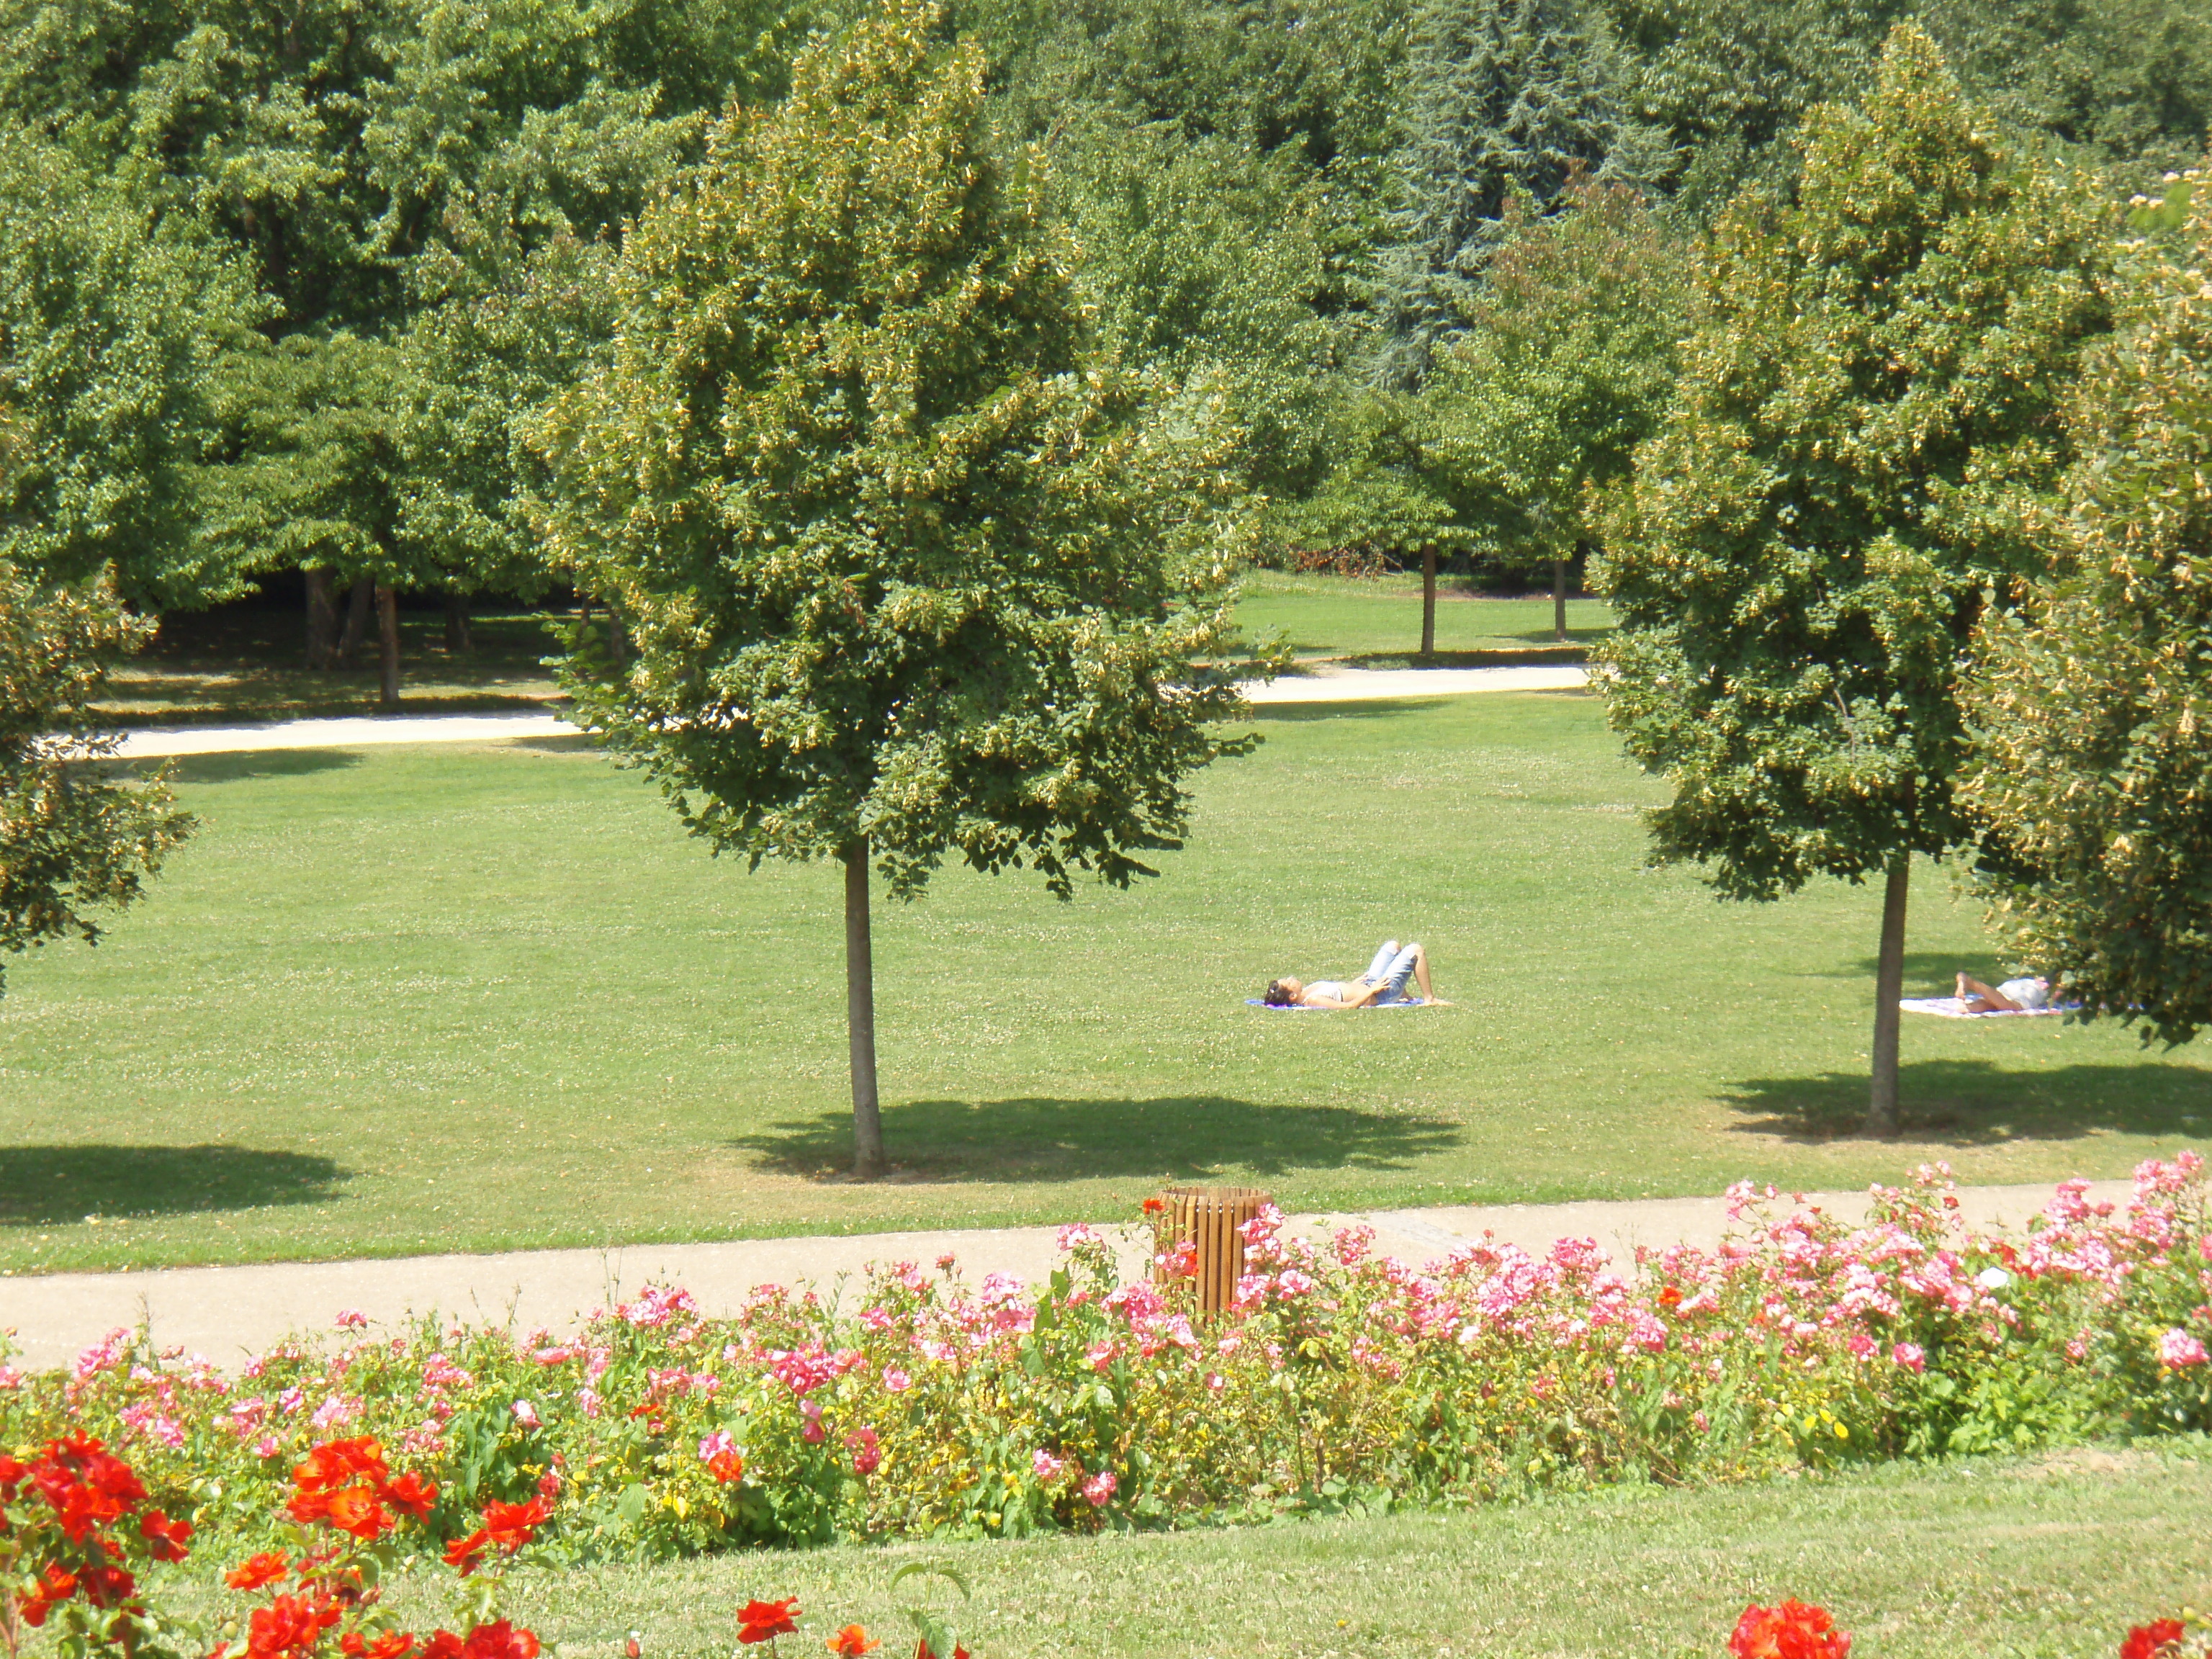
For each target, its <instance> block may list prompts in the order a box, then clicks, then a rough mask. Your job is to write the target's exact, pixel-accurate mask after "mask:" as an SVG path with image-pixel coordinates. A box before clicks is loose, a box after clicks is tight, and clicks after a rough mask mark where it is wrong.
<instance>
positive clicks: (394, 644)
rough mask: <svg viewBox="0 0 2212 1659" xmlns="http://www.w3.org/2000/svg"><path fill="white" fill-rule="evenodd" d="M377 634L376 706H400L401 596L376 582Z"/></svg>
mask: <svg viewBox="0 0 2212 1659" xmlns="http://www.w3.org/2000/svg"><path fill="white" fill-rule="evenodd" d="M376 633H377V644H378V647H379V648H378V650H377V653H376V667H377V694H376V700H377V706H378V707H379V708H386V709H395V708H398V707H399V596H398V594H396V593H394V592H392V588H391V586H390V585H389V584H387V583H385V582H379V583H377V585H376Z"/></svg>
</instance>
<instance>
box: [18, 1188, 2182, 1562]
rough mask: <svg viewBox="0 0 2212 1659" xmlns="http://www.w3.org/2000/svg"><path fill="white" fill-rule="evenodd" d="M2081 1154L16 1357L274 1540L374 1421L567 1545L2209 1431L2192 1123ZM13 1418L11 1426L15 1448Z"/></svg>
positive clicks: (1359, 1494)
mask: <svg viewBox="0 0 2212 1659" xmlns="http://www.w3.org/2000/svg"><path fill="white" fill-rule="evenodd" d="M2086 1185H2087V1183H2084V1182H2069V1183H2066V1184H2065V1185H2063V1186H2062V1187H2061V1188H2059V1189H2058V1190H2057V1194H2056V1195H2055V1196H2054V1197H2053V1199H2052V1200H2051V1204H2050V1206H2048V1209H2047V1211H2046V1212H2045V1215H2044V1216H2043V1217H2042V1218H2040V1221H2039V1225H2037V1226H2036V1227H2034V1228H2033V1229H2031V1230H2030V1231H2027V1233H2025V1234H2022V1235H2017V1236H2015V1237H2009V1238H2008V1237H1978V1236H1974V1235H1972V1234H1969V1233H1968V1232H1966V1231H1965V1230H1964V1229H1963V1228H1961V1227H1960V1225H1958V1223H1957V1221H1956V1219H1955V1200H1954V1197H1953V1195H1952V1194H1951V1192H1950V1189H1949V1182H1948V1176H1947V1174H1946V1173H1945V1172H1943V1171H1942V1170H1929V1171H1924V1172H1923V1178H1922V1180H1921V1182H1919V1183H1918V1184H1917V1186H1915V1187H1914V1188H1911V1189H1906V1190H1898V1189H1884V1188H1877V1189H1876V1191H1875V1206H1874V1210H1873V1214H1872V1217H1871V1218H1870V1219H1869V1221H1868V1222H1867V1224H1866V1225H1863V1226H1860V1227H1857V1228H1850V1227H1846V1226H1844V1225H1842V1224H1841V1223H1840V1222H1838V1221H1837V1220H1836V1219H1835V1218H1832V1217H1829V1216H1826V1215H1823V1214H1821V1213H1820V1212H1818V1211H1815V1210H1805V1209H1791V1208H1789V1207H1787V1206H1775V1205H1774V1204H1773V1200H1775V1199H1776V1198H1777V1197H1778V1195H1777V1194H1772V1193H1771V1191H1769V1192H1768V1193H1765V1194H1758V1193H1754V1192H1753V1190H1752V1189H1751V1188H1749V1187H1748V1186H1747V1185H1746V1186H1744V1187H1741V1188H1738V1189H1737V1190H1736V1192H1735V1200H1736V1204H1737V1210H1738V1213H1739V1216H1740V1218H1741V1231H1738V1232H1737V1233H1735V1235H1734V1236H1732V1237H1730V1238H1729V1241H1727V1242H1726V1243H1723V1245H1722V1246H1721V1247H1720V1248H1719V1249H1717V1250H1715V1251H1711V1252H1706V1251H1702V1250H1698V1249H1691V1248H1688V1247H1678V1248H1676V1249H1670V1250H1668V1251H1665V1252H1659V1253H1651V1252H1646V1253H1643V1254H1642V1255H1640V1256H1639V1258H1638V1260H1637V1261H1635V1262H1633V1263H1628V1264H1620V1266H1618V1267H1616V1265H1615V1264H1613V1263H1612V1262H1610V1261H1607V1258H1606V1257H1605V1256H1604V1255H1603V1254H1602V1253H1601V1252H1600V1251H1599V1250H1598V1249H1596V1248H1595V1245H1593V1244H1592V1243H1589V1241H1587V1240H1580V1241H1577V1240H1565V1241H1562V1242H1561V1243H1559V1245H1558V1246H1556V1247H1555V1248H1554V1249H1553V1250H1552V1251H1551V1252H1550V1253H1549V1255H1547V1256H1545V1257H1543V1258H1541V1259H1539V1258H1534V1257H1531V1256H1529V1255H1526V1254H1524V1253H1523V1252H1522V1251H1521V1250H1519V1249H1516V1248H1515V1247H1512V1246H1510V1245H1503V1244H1496V1243H1491V1242H1488V1241H1485V1242H1482V1243H1474V1244H1470V1245H1468V1246H1466V1247H1464V1248H1462V1249H1460V1250H1458V1251H1457V1252H1455V1254H1454V1255H1451V1256H1449V1257H1448V1258H1446V1259H1444V1260H1443V1261H1436V1262H1431V1263H1430V1264H1428V1265H1427V1267H1425V1268H1424V1269H1422V1270H1419V1271H1415V1270H1413V1269H1411V1268H1408V1267H1405V1266H1403V1265H1402V1264H1400V1263H1398V1262H1395V1261H1390V1260H1388V1259H1385V1258H1382V1257H1378V1256H1376V1255H1372V1254H1371V1253H1370V1239H1369V1238H1368V1237H1367V1236H1366V1235H1365V1234H1364V1232H1362V1231H1358V1230H1351V1231H1346V1232H1343V1233H1340V1234H1339V1235H1337V1236H1336V1237H1335V1238H1334V1240H1333V1241H1332V1242H1331V1243H1329V1244H1328V1245H1327V1246H1325V1247H1316V1246H1313V1245H1309V1244H1307V1243H1303V1242H1301V1241H1299V1240H1297V1239H1295V1238H1291V1237H1285V1236H1284V1235H1283V1234H1282V1232H1281V1231H1280V1218H1279V1216H1277V1215H1275V1214H1273V1212H1269V1213H1267V1214H1266V1215H1263V1216H1262V1217H1261V1219H1260V1220H1258V1221H1256V1222H1255V1223H1253V1224H1251V1225H1250V1226H1249V1228H1248V1230H1247V1231H1248V1237H1249V1247H1248V1255H1247V1263H1246V1265H1247V1267H1248V1268H1249V1272H1248V1273H1246V1275H1245V1277H1244V1278H1243V1280H1242V1281H1241V1283H1240V1285H1239V1294H1238V1297H1237V1304H1236V1306H1235V1307H1234V1309H1233V1310H1231V1311H1229V1312H1227V1313H1225V1314H1221V1315H1216V1316H1202V1315H1200V1314H1199V1313H1198V1312H1197V1311H1196V1310H1195V1307H1194V1291H1193V1280H1192V1279H1191V1278H1190V1277H1189V1276H1188V1269H1189V1267H1190V1262H1189V1258H1188V1246H1178V1245H1176V1244H1175V1243H1173V1242H1172V1241H1170V1240H1167V1239H1165V1238H1163V1239H1162V1240H1161V1241H1160V1249H1159V1251H1158V1255H1157V1256H1156V1257H1155V1263H1156V1267H1157V1269H1158V1271H1157V1274H1156V1276H1155V1279H1153V1280H1152V1282H1144V1283H1138V1284H1130V1285H1125V1284H1121V1283H1119V1282H1117V1274H1116V1273H1115V1267H1114V1257H1113V1253H1112V1251H1111V1249H1110V1248H1109V1246H1108V1244H1107V1243H1105V1242H1104V1241H1103V1240H1102V1239H1100V1238H1099V1237H1097V1235H1096V1234H1094V1233H1092V1232H1091V1230H1089V1229H1088V1228H1085V1227H1072V1228H1069V1229H1067V1230H1066V1233H1065V1235H1064V1237H1063V1244H1064V1247H1065V1249H1066V1260H1065V1261H1064V1263H1063V1264H1062V1265H1061V1267H1060V1269H1059V1270H1058V1271H1057V1272H1055V1273H1054V1274H1053V1276H1052V1278H1051V1279H1050V1281H1049V1282H1048V1284H1046V1285H1042V1286H1039V1287H1034V1288H1032V1287H1025V1286H1024V1285H1020V1284H1018V1283H1017V1282H1015V1281H1013V1280H1012V1279H1005V1278H1001V1277H999V1276H996V1275H994V1276H991V1277H987V1278H986V1279H984V1280H983V1282H982V1283H981V1285H977V1286H973V1287H971V1286H969V1285H967V1284H966V1283H965V1282H964V1281H963V1279H961V1277H960V1275H959V1274H958V1273H957V1268H956V1266H955V1264H954V1263H953V1262H952V1261H951V1259H950V1258H946V1259H945V1260H944V1261H940V1262H939V1263H938V1264H937V1265H936V1266H935V1267H933V1268H924V1267H919V1266H915V1265H913V1264H904V1263H902V1264H894V1265H891V1266H890V1267H884V1268H882V1269H879V1270H878V1271H875V1272H873V1273H871V1274H870V1275H869V1276H868V1277H867V1279H866V1280H865V1282H864V1283H862V1284H861V1285H859V1286H857V1287H853V1288H849V1289H848V1291H847V1292H846V1293H844V1294H842V1295H840V1296H839V1297H836V1298H835V1299H824V1298H823V1297H821V1296H819V1295H817V1293H815V1292H812V1291H802V1292H793V1291H785V1290H782V1289H780V1288H776V1287H766V1288H763V1290H761V1291H758V1292H757V1293H756V1294H755V1296H754V1297H752V1299H751V1300H750V1303H749V1304H747V1305H746V1306H745V1307H744V1309H742V1310H740V1311H739V1312H738V1315H737V1316H735V1317H734V1318H730V1319H713V1318H708V1317H705V1316H702V1314H701V1313H700V1312H699V1310H697V1308H696V1306H695V1305H694V1304H693V1303H692V1300H691V1298H690V1296H689V1295H688V1294H686V1293H685V1292H684V1291H681V1290H677V1289H670V1288H665V1287H650V1288H647V1290H646V1291H643V1292H642V1293H641V1294H640V1295H639V1296H638V1297H636V1298H635V1300H632V1301H629V1302H625V1303H623V1304H619V1305H618V1306H617V1307H615V1308H614V1309H611V1310H606V1311H604V1312H602V1313H600V1314H599V1315H597V1316H594V1317H593V1318H592V1319H591V1320H590V1321H589V1322H587V1323H586V1325H585V1326H584V1327H583V1328H582V1329H581V1331H580V1333H579V1334H576V1335H575V1336H574V1337H570V1338H556V1337H555V1336H553V1335H552V1334H550V1333H547V1332H544V1331H533V1332H530V1333H528V1334H525V1335H523V1336H522V1337H521V1338H520V1340H514V1339H513V1338H512V1337H511V1336H510V1335H508V1334H506V1333H502V1332H499V1331H494V1330H487V1329H483V1328H467V1327H463V1326H459V1325H455V1326H450V1327H441V1326H439V1325H437V1324H435V1323H425V1324H423V1325H422V1326H420V1327H418V1328H416V1329H415V1330H414V1331H412V1332H410V1333H406V1334H399V1335H396V1336H392V1337H388V1338H373V1337H369V1336H367V1335H365V1334H361V1335H356V1334H351V1333H352V1332H353V1329H354V1328H355V1327H356V1325H357V1323H358V1322H359V1316H357V1315H349V1316H341V1331H342V1333H344V1334H343V1335H342V1338H341V1340H340V1341H339V1342H338V1343H337V1344H335V1345H309V1344H304V1343H293V1344H287V1345H285V1346H282V1347H280V1348H278V1349H276V1350H274V1351H272V1352H269V1353H267V1354H264V1355H263V1356H261V1357H259V1358H257V1359H255V1360H254V1361H253V1362H252V1364H250V1365H249V1366H248V1367H247V1368H246V1374H245V1375H244V1376H240V1377H238V1378H235V1379H228V1378H225V1377H224V1376H222V1375H220V1374H219V1373H217V1372H216V1370H215V1369H214V1368H213V1367H212V1366H210V1365H209V1364H206V1362H204V1361H199V1360H192V1359H186V1358H184V1357H183V1356H180V1355H175V1354H170V1355H156V1354H154V1353H151V1352H148V1351H147V1350H146V1347H145V1345H144V1344H143V1341H137V1342H134V1341H133V1340H131V1338H130V1337H129V1336H128V1334H125V1333H118V1334H116V1336H115V1337H114V1338H113V1339H112V1340H110V1341H109V1342H107V1343H105V1344H102V1345H100V1346H96V1347H94V1348H93V1349H91V1350H89V1351H88V1352H86V1353H85V1354H84V1355H83V1356H82V1358H80V1360H79V1361H78V1363H77V1364H76V1368H75V1369H74V1370H72V1371H70V1372H68V1373H50V1374H43V1375H33V1376H22V1375H20V1374H17V1373H13V1372H0V1383H5V1384H7V1385H8V1386H7V1387H6V1388H5V1389H4V1391H0V1402H4V1404H0V1409H4V1412H5V1422H4V1430H0V1449H4V1445H9V1444H12V1445H19V1446H27V1445H33V1444H35V1443H40V1442H43V1441H45V1440H47V1439H51V1438H54V1437H58V1436H60V1435H62V1434H64V1433H67V1432H83V1433H90V1434H93V1435H95V1436H99V1437H101V1438H103V1439H104V1440H106V1442H107V1443H110V1444H112V1445H114V1446H116V1447H118V1449H121V1450H122V1451H123V1452H124V1453H125V1455H128V1456H129V1458H130V1459H131V1463H132V1466H133V1467H134V1468H136V1469H137V1470H138V1471H139V1472H140V1474H141V1476H142V1478H143V1480H145V1482H146V1483H147V1486H148V1489H149V1492H150V1493H151V1495H152V1498H153V1500H154V1501H155V1502H158V1503H159V1504H161V1505H162V1506H163V1507H164V1509H165V1510H167V1512H168V1513H170V1514H172V1515H175V1516H180V1517H183V1518H185V1519H187V1520H188V1521H189V1522H190V1523H191V1525H192V1526H194V1527H195V1528H199V1529H200V1530H202V1531H203V1532H204V1533H207V1534H210V1535H212V1536H216V1537H224V1538H228V1539H231V1540H233V1541H235V1542H237V1543H239V1544H240V1545H251V1544H255V1543H257V1542H258V1541H260V1540H259V1534H258V1531H257V1528H264V1527H265V1526H266V1524H267V1522H266V1517H267V1516H269V1515H270V1513H271V1512H272V1508H273V1505H274V1500H275V1498H276V1497H277V1496H278V1495H279V1494H280V1493H281V1492H282V1490H283V1486H284V1483H285V1482H286V1480H288V1479H289V1471H290V1470H291V1468H293V1466H294V1465H295V1463H296V1462H297V1461H298V1459H299V1457H300V1456H301V1455H302V1454H303V1453H304V1452H305V1451H307V1449H309V1448H311V1447H312V1446H313V1445H315V1444H317V1443H320V1442H323V1441H325V1440H328V1439H331V1438H332V1437H337V1436H349V1437H365V1436H366V1437H375V1438H376V1439H377V1440H378V1441H379V1442H380V1443H381V1444H382V1445H383V1446H384V1447H385V1448H386V1451H387V1453H388V1455H390V1456H391V1457H392V1459H393V1460H394V1462H395V1463H398V1464H404V1466H405V1467H407V1468H410V1469H416V1470H419V1471H420V1472H421V1473H422V1475H423V1476H424V1478H425V1479H428V1480H434V1481H435V1484H436V1486H437V1489H438V1498H437V1503H436V1506H435V1510H433V1511H432V1513H431V1514H430V1516H429V1517H428V1528H429V1530H430V1532H431V1534H433V1535H435V1536H436V1537H438V1538H441V1539H443V1538H451V1537H454V1536H459V1535H461V1534H465V1533H466V1532H467V1530H468V1529H469V1528H470V1527H471V1526H472V1525H474V1524H475V1522H474V1519H473V1517H475V1516H477V1514H478V1513H479V1512H480V1511H482V1510H483V1509H484V1507H485V1506H486V1505H487V1504H495V1503H504V1504H512V1503H518V1502H526V1501H528V1500H529V1498H530V1497H531V1495H532V1493H533V1492H537V1491H539V1490H540V1489H541V1488H542V1487H543V1486H544V1483H545V1482H546V1481H547V1480H548V1479H549V1477H550V1478H551V1479H552V1480H554V1481H555V1482H556V1483H557V1486H558V1488H559V1490H560V1492H561V1494H562V1502H561V1505H560V1511H559V1515H558V1516H557V1517H556V1519H555V1520H554V1522H552V1523H551V1524H550V1526H549V1527H548V1528H547V1529H546V1531H545V1533H544V1537H543V1539H542V1541H541V1542H542V1544H543V1547H544V1548H545V1549H547V1550H548V1551H550V1552H551V1553H552V1557H553V1559H571V1560H574V1559H586V1558H590V1557H595V1556H610V1555H611V1556H617V1557H629V1558H651V1557H660V1556H666V1555H671V1554H678V1553H696V1552H702V1551H709V1550H714V1549H720V1548H724V1547H731V1546H734V1545H739V1544H746V1543H764V1542H792V1543H799V1542H814V1541H828V1540H830V1539H833V1538H841V1537H842V1538H867V1537H881V1536H917V1535H939V1536H979V1535H1001V1536H1011V1535H1018V1534H1028V1533H1034V1532H1038V1531H1045V1530H1053V1529H1096V1528H1132V1527H1148V1526H1162V1527H1164V1526H1181V1525H1191V1524H1200V1523H1205V1522H1233V1521H1241V1520H1251V1519H1260V1518H1264V1517H1267V1516H1272V1515H1275V1514H1279V1513H1284V1512H1300V1511H1307V1512H1310V1511H1315V1510H1328V1509H1332V1508H1342V1507H1348V1506H1354V1505H1370V1506H1372V1505H1387V1504H1401V1503H1410V1504H1468V1503H1474V1502H1479V1501H1481V1500H1484V1499H1487V1498H1495V1497H1499V1496H1506V1495H1511V1494H1514V1493H1517V1492H1525V1491H1528V1490H1531V1489H1535V1488H1541V1487H1571V1486H1590V1485H1595V1484H1600V1483H1605V1482H1613V1481H1629V1480H1660V1481H1667V1482H1682V1481H1700V1480H1734V1479H1741V1478H1747V1477H1752V1476H1757V1475H1761V1474H1772V1473H1776V1472H1779V1471H1783V1470H1786V1469H1790V1468H1802V1467H1817V1466H1822V1465H1827V1464H1832V1463H1835V1462H1840V1461H1844V1460H1850V1459H1857V1458H1866V1457H1875V1456H1883V1455H1900V1454H1905V1455H1911V1454H1925V1453H1940V1452H1945V1451H1952V1450H1981V1449H1993V1448H2000V1447H2004V1448H2020V1447H2027V1446H2033V1445H2037V1444H2043V1443H2053V1442H2057V1441H2063V1440H2069V1439H2075V1438H2080V1437H2087V1436H2103V1435H2111V1434H2126V1433H2160V1432H2168V1431H2204V1430H2207V1429H2212V1364H2208V1363H2207V1356H2206V1349H2205V1341H2206V1339H2207V1338H2208V1337H2212V1307H2208V1306H2207V1303H2208V1301H2212V1255H2208V1249H2212V1245H2208V1241H2207V1234H2206V1228H2205V1208H2206V1194H2205V1182H2204V1176H2203V1164H2202V1161H2201V1160H2200V1159H2198V1158H2196V1157H2195V1156H2194V1155H2193V1154H2190V1153H2183V1154H2181V1155H2180V1156H2179V1158H2177V1159H2176V1160H2175V1161H2174V1162H2172V1163H2171V1164H2167V1163H2161V1162H2158V1161H2153V1162H2151V1163H2148V1164H2145V1165H2144V1166H2143V1167H2142V1170H2140V1171H2139V1172H2138V1176H2137V1181H2136V1197H2135V1199H2134V1200H2133V1201H2132V1202H2131V1203H2130V1205H2129V1206H2126V1207H2125V1208H2124V1210H2120V1211H2118V1212H2115V1211H2114V1210H2113V1208H2112V1206H2095V1205H2092V1204H2091V1203H2089V1202H2088V1201H2087V1199H2086V1197H2085V1195H2084V1194H2085V1191H2086ZM18 1455H21V1453H19V1454H18Z"/></svg>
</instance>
